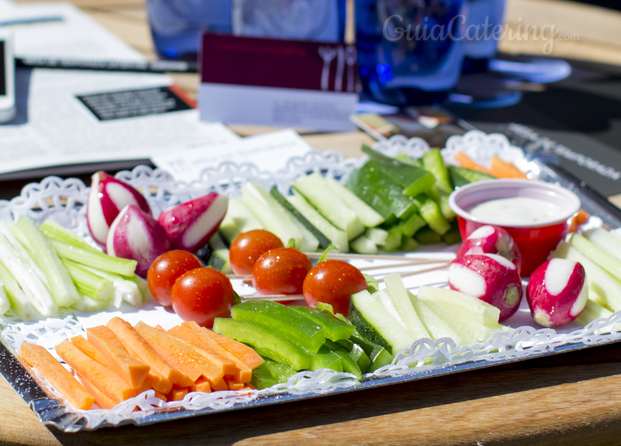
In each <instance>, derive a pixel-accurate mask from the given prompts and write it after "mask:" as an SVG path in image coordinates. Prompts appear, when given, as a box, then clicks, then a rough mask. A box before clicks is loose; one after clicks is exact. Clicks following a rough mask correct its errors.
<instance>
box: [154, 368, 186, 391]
mask: <svg viewBox="0 0 621 446" xmlns="http://www.w3.org/2000/svg"><path fill="white" fill-rule="evenodd" d="M188 379H189V378H188ZM146 381H150V382H151V386H152V387H153V389H154V390H155V391H156V392H160V393H163V394H167V393H168V392H170V390H171V389H172V386H173V383H172V381H171V380H169V379H166V378H164V377H163V376H162V375H160V374H159V373H157V372H156V371H155V370H152V371H150V372H149V374H148V375H147V379H146V380H145V382H146Z"/></svg>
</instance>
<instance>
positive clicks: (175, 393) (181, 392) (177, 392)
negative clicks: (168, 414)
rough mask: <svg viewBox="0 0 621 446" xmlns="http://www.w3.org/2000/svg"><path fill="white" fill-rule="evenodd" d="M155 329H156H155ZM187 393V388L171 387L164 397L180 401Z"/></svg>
mask: <svg viewBox="0 0 621 446" xmlns="http://www.w3.org/2000/svg"><path fill="white" fill-rule="evenodd" d="M156 330H157V329H156ZM187 394H188V388H187V387H184V388H182V389H172V390H171V391H170V393H169V394H168V395H166V398H168V401H181V400H182V399H183V398H185V396H186V395H187Z"/></svg>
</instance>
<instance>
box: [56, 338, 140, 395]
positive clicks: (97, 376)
mask: <svg viewBox="0 0 621 446" xmlns="http://www.w3.org/2000/svg"><path fill="white" fill-rule="evenodd" d="M56 353H58V355H59V356H60V357H61V358H63V359H64V360H65V362H66V363H67V364H69V366H70V367H71V368H72V369H73V370H74V372H75V373H77V374H78V375H80V376H82V377H84V378H86V379H87V380H88V381H89V382H90V383H91V384H93V385H94V386H95V387H97V388H98V389H99V390H100V391H101V392H103V393H104V394H105V395H107V396H108V397H109V398H110V399H112V401H114V403H115V404H118V403H120V402H121V401H125V400H126V399H129V398H132V397H134V396H136V390H135V389H133V388H132V387H131V385H130V384H128V383H127V382H125V380H124V379H123V378H121V377H120V376H119V375H117V374H116V373H114V372H113V371H111V370H109V369H107V368H106V367H104V366H103V365H101V364H99V363H98V362H97V361H93V360H92V359H91V358H89V357H88V356H86V355H85V354H84V353H82V351H81V350H80V349H79V348H77V347H76V346H75V345H73V344H72V343H71V342H69V341H68V340H65V341H63V342H61V343H60V344H58V345H57V346H56Z"/></svg>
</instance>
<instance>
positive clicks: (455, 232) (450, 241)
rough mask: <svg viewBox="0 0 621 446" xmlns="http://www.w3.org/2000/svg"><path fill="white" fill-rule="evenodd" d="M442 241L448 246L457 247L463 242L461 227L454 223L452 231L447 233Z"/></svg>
mask: <svg viewBox="0 0 621 446" xmlns="http://www.w3.org/2000/svg"><path fill="white" fill-rule="evenodd" d="M442 241H443V242H444V243H446V244H447V245H448V246H451V245H456V244H457V243H460V242H461V232H460V230H459V226H458V225H457V224H456V223H453V225H452V226H451V229H449V230H448V231H446V232H445V233H444V235H443V236H442Z"/></svg>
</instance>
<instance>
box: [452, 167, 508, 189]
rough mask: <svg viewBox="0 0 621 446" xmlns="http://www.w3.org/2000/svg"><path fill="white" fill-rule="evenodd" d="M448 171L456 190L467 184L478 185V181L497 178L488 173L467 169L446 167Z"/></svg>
mask: <svg viewBox="0 0 621 446" xmlns="http://www.w3.org/2000/svg"><path fill="white" fill-rule="evenodd" d="M446 170H448V173H449V176H450V178H451V181H452V182H453V185H454V186H455V187H456V188H457V187H461V186H465V185H466V184H470V183H476V182H477V181H485V180H495V179H496V177H494V176H492V175H489V174H487V173H483V172H479V171H477V170H472V169H467V168H465V167H458V166H446Z"/></svg>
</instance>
